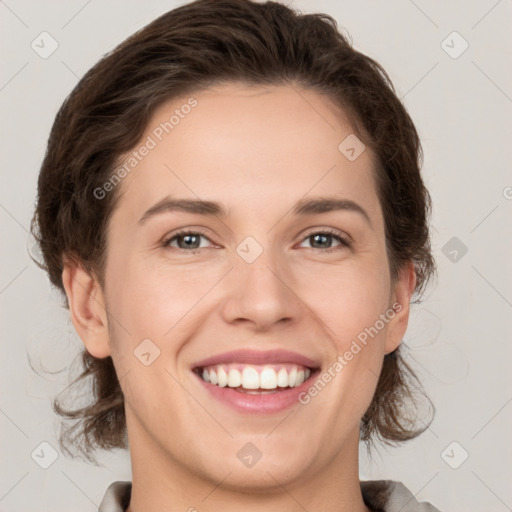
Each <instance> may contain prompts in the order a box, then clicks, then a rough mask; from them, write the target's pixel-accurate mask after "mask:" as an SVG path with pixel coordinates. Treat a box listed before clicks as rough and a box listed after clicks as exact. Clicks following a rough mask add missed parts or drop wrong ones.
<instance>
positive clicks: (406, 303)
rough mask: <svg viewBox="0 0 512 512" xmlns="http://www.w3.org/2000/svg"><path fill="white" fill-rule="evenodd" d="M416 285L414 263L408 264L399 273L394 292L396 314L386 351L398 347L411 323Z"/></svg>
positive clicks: (393, 304) (388, 333)
mask: <svg viewBox="0 0 512 512" xmlns="http://www.w3.org/2000/svg"><path fill="white" fill-rule="evenodd" d="M415 286H416V271H415V269H414V263H413V262H410V263H409V264H407V265H406V266H405V267H404V268H403V269H402V270H401V271H400V273H399V276H398V278H397V281H396V283H395V286H394V291H393V294H392V299H391V305H390V307H391V308H393V311H394V315H393V318H392V319H391V320H390V322H389V324H388V330H387V336H386V346H385V353H386V354H389V353H390V352H393V351H394V350H396V349H397V348H398V346H399V345H400V343H401V342H402V339H403V337H404V335H405V332H406V330H407V325H408V323H409V313H410V301H411V297H412V294H413V293H414V288H415Z"/></svg>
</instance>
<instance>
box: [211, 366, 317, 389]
mask: <svg viewBox="0 0 512 512" xmlns="http://www.w3.org/2000/svg"><path fill="white" fill-rule="evenodd" d="M287 366H288V368H285V367H283V368H281V369H280V370H279V371H276V370H275V369H274V368H272V367H271V366H264V367H262V368H261V369H260V371H258V369H257V367H254V366H244V367H243V369H242V370H240V369H238V368H226V367H225V366H222V365H215V366H211V367H209V368H203V373H202V377H203V380H204V381H206V382H210V383H212V384H215V385H217V386H220V387H225V386H228V387H230V388H238V387H240V386H242V388H244V389H260V388H261V389H276V388H277V387H282V388H286V387H291V388H293V387H297V386H300V385H301V384H302V383H303V382H304V381H305V380H306V379H307V378H308V377H309V376H310V375H311V370H310V369H309V368H305V367H303V366H297V365H287Z"/></svg>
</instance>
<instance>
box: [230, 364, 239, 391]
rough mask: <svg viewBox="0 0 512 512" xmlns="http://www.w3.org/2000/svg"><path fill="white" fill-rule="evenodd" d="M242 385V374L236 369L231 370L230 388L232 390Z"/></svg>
mask: <svg viewBox="0 0 512 512" xmlns="http://www.w3.org/2000/svg"><path fill="white" fill-rule="evenodd" d="M241 385H242V374H241V373H240V372H239V371H238V370H237V369H236V368H232V369H231V370H229V376H228V386H229V387H230V388H237V387H238V386H241Z"/></svg>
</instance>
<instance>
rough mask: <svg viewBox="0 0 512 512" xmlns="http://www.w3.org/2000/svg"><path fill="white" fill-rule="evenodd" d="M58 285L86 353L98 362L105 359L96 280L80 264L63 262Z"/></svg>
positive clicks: (100, 294)
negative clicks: (65, 299)
mask: <svg viewBox="0 0 512 512" xmlns="http://www.w3.org/2000/svg"><path fill="white" fill-rule="evenodd" d="M62 282H63V284H64V289H65V290H66V295H67V297H68V303H69V313H70V316H71V321H72V322H73V325H74V326H75V329H76V332H77V333H78V335H79V336H80V338H81V340H82V342H83V344H84V345H85V347H86V349H87V352H89V354H91V355H92V356H94V357H97V358H99V359H101V358H104V357H107V356H109V355H110V354H111V351H110V344H109V333H108V318H107V312H106V309H105V300H104V296H103V291H102V289H101V287H100V285H99V283H98V280H97V278H96V277H95V276H93V275H91V274H90V273H89V272H88V271H86V270H85V269H84V268H83V267H82V266H81V265H80V264H77V263H74V262H72V261H66V262H65V264H64V269H63V271H62Z"/></svg>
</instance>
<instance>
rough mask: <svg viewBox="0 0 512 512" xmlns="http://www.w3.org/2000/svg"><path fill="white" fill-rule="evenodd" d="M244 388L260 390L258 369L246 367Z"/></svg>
mask: <svg viewBox="0 0 512 512" xmlns="http://www.w3.org/2000/svg"><path fill="white" fill-rule="evenodd" d="M242 387H243V388H244V389H259V387H260V375H259V373H258V370H256V368H252V367H251V366H246V367H245V368H244V371H243V372H242Z"/></svg>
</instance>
